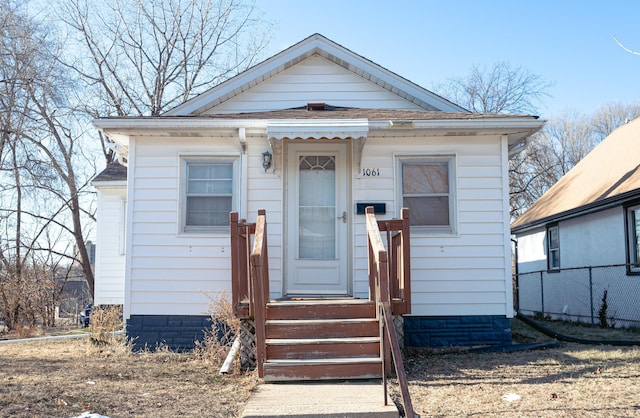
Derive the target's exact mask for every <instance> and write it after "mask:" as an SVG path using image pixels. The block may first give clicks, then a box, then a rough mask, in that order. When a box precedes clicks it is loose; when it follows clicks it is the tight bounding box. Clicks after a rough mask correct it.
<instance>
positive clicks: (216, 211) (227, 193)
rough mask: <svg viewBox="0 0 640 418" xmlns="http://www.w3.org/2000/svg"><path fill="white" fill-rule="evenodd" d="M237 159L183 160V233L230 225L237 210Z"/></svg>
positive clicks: (216, 228)
mask: <svg viewBox="0 0 640 418" xmlns="http://www.w3.org/2000/svg"><path fill="white" fill-rule="evenodd" d="M236 166H237V159H236V158H185V159H183V185H182V198H183V202H182V213H183V214H182V224H183V231H185V232H193V231H196V232H197V231H212V230H214V231H215V230H218V229H221V228H222V227H227V226H228V224H229V212H230V211H232V210H235V208H236V207H237V204H236V200H237V192H236V189H237V188H236V186H235V185H236V181H237V167H236Z"/></svg>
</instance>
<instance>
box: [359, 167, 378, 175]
mask: <svg viewBox="0 0 640 418" xmlns="http://www.w3.org/2000/svg"><path fill="white" fill-rule="evenodd" d="M360 175H362V176H364V177H378V176H379V175H380V169H379V168H363V169H361V170H360Z"/></svg>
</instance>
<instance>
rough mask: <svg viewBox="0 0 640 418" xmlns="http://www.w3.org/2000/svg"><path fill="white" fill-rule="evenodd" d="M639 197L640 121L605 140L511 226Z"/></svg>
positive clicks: (534, 222)
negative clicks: (617, 199) (636, 195)
mask: <svg viewBox="0 0 640 418" xmlns="http://www.w3.org/2000/svg"><path fill="white" fill-rule="evenodd" d="M634 191H637V192H638V194H639V195H640V118H638V119H635V120H633V121H631V122H629V123H627V124H625V125H623V126H621V127H619V128H618V129H616V130H615V131H613V132H612V133H611V134H610V135H609V136H608V137H607V138H605V139H604V140H603V141H602V142H601V143H600V144H599V145H598V146H597V147H596V148H594V149H593V150H592V151H591V152H590V153H589V154H588V155H587V156H586V157H584V158H583V159H582V160H581V161H580V162H579V163H578V164H576V165H575V166H574V167H573V168H572V169H571V170H569V172H568V173H567V174H565V175H564V176H563V177H562V178H561V179H560V180H559V181H558V182H557V183H556V184H554V185H553V186H552V187H551V188H550V189H549V190H547V192H546V193H545V194H543V195H542V196H541V197H540V198H539V199H538V200H537V201H536V202H534V203H533V204H532V205H531V206H530V207H529V209H528V210H527V211H526V212H525V213H524V214H522V216H520V217H519V218H518V219H516V221H515V222H514V223H513V224H512V225H511V228H512V230H514V229H515V230H520V229H524V228H527V227H529V226H534V225H536V224H539V223H543V222H550V221H552V220H553V219H554V217H560V216H562V215H563V214H566V213H569V212H572V211H576V210H580V209H581V208H583V207H592V206H593V205H599V204H605V203H606V202H608V201H611V199H614V198H616V197H620V196H621V195H625V194H628V193H632V192H634Z"/></svg>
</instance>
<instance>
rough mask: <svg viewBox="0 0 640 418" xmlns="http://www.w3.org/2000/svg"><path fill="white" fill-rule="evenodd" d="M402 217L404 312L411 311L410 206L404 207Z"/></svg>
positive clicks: (401, 290) (401, 276)
mask: <svg viewBox="0 0 640 418" xmlns="http://www.w3.org/2000/svg"><path fill="white" fill-rule="evenodd" d="M400 217H401V219H402V234H401V238H400V239H401V240H402V243H401V244H400V246H401V248H402V254H401V255H402V262H401V263H400V264H401V267H400V269H401V271H400V278H401V279H400V292H401V295H402V300H403V301H404V311H403V312H401V313H402V314H410V313H411V237H410V235H409V230H410V226H409V208H402V209H401V210H400Z"/></svg>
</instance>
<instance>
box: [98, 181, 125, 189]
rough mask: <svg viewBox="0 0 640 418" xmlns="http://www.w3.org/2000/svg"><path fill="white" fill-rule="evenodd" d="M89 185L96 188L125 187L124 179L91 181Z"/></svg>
mask: <svg viewBox="0 0 640 418" xmlns="http://www.w3.org/2000/svg"><path fill="white" fill-rule="evenodd" d="M91 185H92V186H93V187H95V188H96V189H123V188H125V187H127V181H126V180H110V181H92V182H91Z"/></svg>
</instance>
